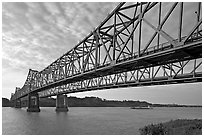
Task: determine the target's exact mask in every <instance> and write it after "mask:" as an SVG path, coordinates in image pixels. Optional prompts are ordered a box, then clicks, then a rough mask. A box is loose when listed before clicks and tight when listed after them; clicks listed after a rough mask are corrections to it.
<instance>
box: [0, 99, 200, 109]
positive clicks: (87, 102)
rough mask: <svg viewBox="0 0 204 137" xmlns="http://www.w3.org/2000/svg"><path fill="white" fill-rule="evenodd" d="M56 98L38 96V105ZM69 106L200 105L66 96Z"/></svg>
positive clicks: (9, 104) (8, 104)
mask: <svg viewBox="0 0 204 137" xmlns="http://www.w3.org/2000/svg"><path fill="white" fill-rule="evenodd" d="M55 105H56V99H54V98H40V107H55ZM68 105H69V107H146V106H151V107H202V106H200V105H179V104H152V103H149V102H146V101H133V100H123V101H118V100H106V99H101V98H98V97H85V98H77V97H68ZM12 106H13V102H10V101H9V100H8V99H7V98H2V107H12ZM26 106H27V101H26V100H24V101H22V107H26Z"/></svg>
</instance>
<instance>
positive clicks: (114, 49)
mask: <svg viewBox="0 0 204 137" xmlns="http://www.w3.org/2000/svg"><path fill="white" fill-rule="evenodd" d="M115 44H116V12H115V14H114V33H113V61H115V51H116V45H115Z"/></svg>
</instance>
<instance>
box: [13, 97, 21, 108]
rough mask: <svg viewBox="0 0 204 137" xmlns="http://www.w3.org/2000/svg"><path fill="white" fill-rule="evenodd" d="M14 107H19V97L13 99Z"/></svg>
mask: <svg viewBox="0 0 204 137" xmlns="http://www.w3.org/2000/svg"><path fill="white" fill-rule="evenodd" d="M14 107H15V108H21V99H16V100H15V101H14Z"/></svg>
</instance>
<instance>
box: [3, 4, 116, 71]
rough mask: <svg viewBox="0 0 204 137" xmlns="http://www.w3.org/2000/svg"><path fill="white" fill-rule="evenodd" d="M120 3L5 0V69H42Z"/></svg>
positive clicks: (75, 42)
mask: <svg viewBox="0 0 204 137" xmlns="http://www.w3.org/2000/svg"><path fill="white" fill-rule="evenodd" d="M115 5H117V3H31V2H28V3H19V2H18V3H3V10H2V11H3V14H2V18H3V23H2V28H3V68H6V67H11V68H13V69H18V70H22V71H25V70H27V69H28V68H33V69H36V70H39V71H40V70H42V69H43V68H45V67H46V66H48V65H49V64H50V63H51V62H52V61H54V60H55V59H57V58H58V57H59V56H61V55H62V54H63V53H65V52H66V51H68V50H69V49H71V48H72V47H73V46H74V45H76V44H77V42H78V41H79V40H81V39H83V38H84V37H85V36H86V35H87V34H88V33H89V32H90V31H91V30H93V28H94V27H97V25H98V24H99V23H100V21H102V19H103V18H105V16H106V15H107V14H108V13H109V12H110V11H111V10H112V9H113V8H114V7H115Z"/></svg>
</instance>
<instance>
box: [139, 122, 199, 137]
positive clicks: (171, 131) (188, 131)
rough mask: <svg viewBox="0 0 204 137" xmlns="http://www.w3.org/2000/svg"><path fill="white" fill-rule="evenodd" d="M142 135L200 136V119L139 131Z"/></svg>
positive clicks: (153, 126)
mask: <svg viewBox="0 0 204 137" xmlns="http://www.w3.org/2000/svg"><path fill="white" fill-rule="evenodd" d="M139 131H140V134H142V135H202V120H201V119H192V120H189V119H177V120H171V121H169V122H165V123H159V124H150V125H147V126H145V127H143V128H140V129H139Z"/></svg>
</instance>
